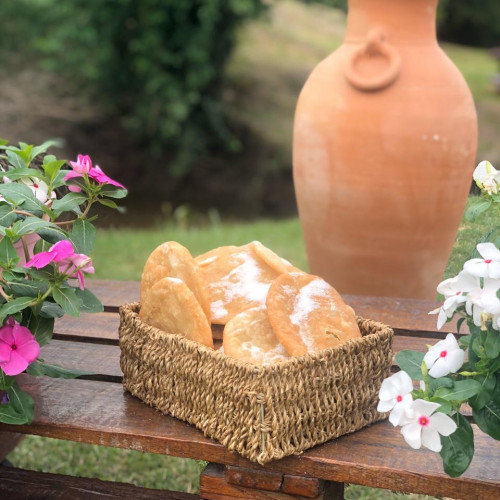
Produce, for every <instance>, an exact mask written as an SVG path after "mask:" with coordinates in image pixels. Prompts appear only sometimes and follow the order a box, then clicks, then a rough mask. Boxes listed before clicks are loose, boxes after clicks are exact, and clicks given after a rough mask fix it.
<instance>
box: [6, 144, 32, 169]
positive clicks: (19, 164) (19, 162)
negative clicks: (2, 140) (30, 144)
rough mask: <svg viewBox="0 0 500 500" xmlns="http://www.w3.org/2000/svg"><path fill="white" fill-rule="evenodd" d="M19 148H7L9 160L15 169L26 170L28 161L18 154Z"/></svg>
mask: <svg viewBox="0 0 500 500" xmlns="http://www.w3.org/2000/svg"><path fill="white" fill-rule="evenodd" d="M16 150H17V148H12V146H11V147H9V148H6V151H5V152H6V153H7V158H8V159H9V163H10V164H11V165H12V166H13V167H15V168H26V167H27V166H28V165H26V161H25V160H24V159H23V158H22V157H21V156H20V155H19V154H18V153H19V151H16Z"/></svg>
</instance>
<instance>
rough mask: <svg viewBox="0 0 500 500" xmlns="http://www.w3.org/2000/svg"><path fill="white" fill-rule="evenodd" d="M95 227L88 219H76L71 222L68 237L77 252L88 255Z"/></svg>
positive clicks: (93, 241) (92, 246)
mask: <svg viewBox="0 0 500 500" xmlns="http://www.w3.org/2000/svg"><path fill="white" fill-rule="evenodd" d="M95 234H96V229H95V227H94V226H93V225H92V224H91V223H90V222H88V221H86V220H82V219H77V220H76V221H75V223H74V224H73V231H72V233H71V235H70V239H71V241H72V242H73V244H74V246H75V250H76V251H77V252H78V253H83V254H85V255H90V254H91V253H92V250H93V249H94V244H95Z"/></svg>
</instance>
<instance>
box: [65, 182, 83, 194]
mask: <svg viewBox="0 0 500 500" xmlns="http://www.w3.org/2000/svg"><path fill="white" fill-rule="evenodd" d="M68 189H69V190H70V191H71V192H72V193H80V192H81V190H82V188H81V187H79V186H74V185H72V184H70V185H69V186H68Z"/></svg>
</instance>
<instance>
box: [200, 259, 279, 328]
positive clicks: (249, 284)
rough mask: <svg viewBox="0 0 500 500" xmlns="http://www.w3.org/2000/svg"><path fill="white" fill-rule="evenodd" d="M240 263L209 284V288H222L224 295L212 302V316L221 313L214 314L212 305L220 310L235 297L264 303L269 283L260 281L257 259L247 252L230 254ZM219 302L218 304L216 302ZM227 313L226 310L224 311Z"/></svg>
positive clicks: (219, 315) (217, 315)
mask: <svg viewBox="0 0 500 500" xmlns="http://www.w3.org/2000/svg"><path fill="white" fill-rule="evenodd" d="M232 258H233V259H234V260H235V261H236V262H239V263H240V264H239V265H237V266H236V267H235V268H233V269H232V270H231V271H230V272H229V273H228V274H226V275H225V276H223V277H222V278H221V279H220V280H219V282H217V283H212V284H211V285H209V286H210V287H211V288H217V289H223V290H224V297H223V299H222V300H218V301H216V302H215V303H213V304H212V313H213V314H214V316H213V317H214V318H221V317H222V316H223V315H222V314H215V313H214V311H213V309H214V307H215V308H216V309H218V310H219V312H222V309H223V306H224V305H225V304H228V303H230V302H232V301H233V300H235V299H240V298H242V299H245V300H246V301H248V302H253V303H255V304H256V305H259V304H260V305H264V304H265V303H266V297H267V292H268V291H269V287H270V286H271V284H270V283H264V282H262V281H261V274H262V272H261V269H260V267H259V265H258V263H257V261H256V260H255V259H254V258H253V257H252V256H251V255H249V254H248V253H246V252H241V253H238V254H235V255H233V256H232ZM217 303H220V304H217ZM226 313H227V311H226Z"/></svg>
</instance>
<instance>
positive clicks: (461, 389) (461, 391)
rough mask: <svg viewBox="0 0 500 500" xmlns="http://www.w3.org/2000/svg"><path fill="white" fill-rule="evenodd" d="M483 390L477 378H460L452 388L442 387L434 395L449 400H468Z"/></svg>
mask: <svg viewBox="0 0 500 500" xmlns="http://www.w3.org/2000/svg"><path fill="white" fill-rule="evenodd" d="M480 390H481V384H480V383H479V382H478V381H477V380H459V381H458V382H455V383H454V384H453V387H452V388H451V389H450V388H448V387H441V388H440V389H438V390H437V391H436V392H435V393H434V395H435V396H436V397H438V398H443V399H446V400H447V401H466V400H468V399H469V398H471V397H472V396H475V395H476V394H477V393H478V392H479V391H480Z"/></svg>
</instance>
